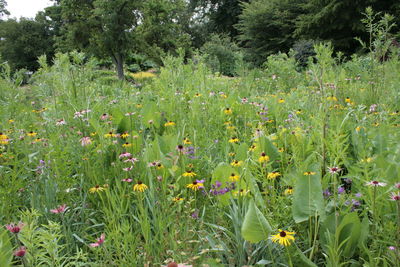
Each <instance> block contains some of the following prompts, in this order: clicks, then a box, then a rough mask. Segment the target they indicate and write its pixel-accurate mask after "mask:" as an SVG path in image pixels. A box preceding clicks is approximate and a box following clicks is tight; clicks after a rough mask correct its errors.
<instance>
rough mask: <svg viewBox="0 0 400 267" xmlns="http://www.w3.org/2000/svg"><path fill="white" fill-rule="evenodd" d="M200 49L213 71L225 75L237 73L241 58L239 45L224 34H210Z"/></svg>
mask: <svg viewBox="0 0 400 267" xmlns="http://www.w3.org/2000/svg"><path fill="white" fill-rule="evenodd" d="M200 51H201V52H202V54H204V55H205V60H206V64H207V65H208V66H209V67H210V68H211V70H212V71H213V72H219V73H221V74H223V75H227V76H234V75H235V74H236V73H237V70H238V67H239V66H240V64H241V62H242V58H243V57H242V53H241V51H240V49H239V47H238V46H237V45H236V44H235V43H234V42H232V41H231V40H230V38H229V37H228V36H225V35H212V36H211V38H210V41H208V42H207V43H205V44H204V45H203V47H202V48H201V49H200Z"/></svg>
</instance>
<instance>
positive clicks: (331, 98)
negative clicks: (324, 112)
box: [326, 95, 337, 102]
mask: <svg viewBox="0 0 400 267" xmlns="http://www.w3.org/2000/svg"><path fill="white" fill-rule="evenodd" d="M326 100H328V101H333V102H336V101H337V98H336V96H334V95H331V96H328V97H327V98H326Z"/></svg>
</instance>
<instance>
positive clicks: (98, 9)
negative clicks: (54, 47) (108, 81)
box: [58, 0, 142, 79]
mask: <svg viewBox="0 0 400 267" xmlns="http://www.w3.org/2000/svg"><path fill="white" fill-rule="evenodd" d="M141 3H142V1H139V0H113V1H109V0H61V1H60V2H59V4H60V6H61V14H62V20H63V25H62V29H61V35H62V36H61V38H59V41H58V46H59V48H60V49H61V50H72V49H74V48H75V49H79V50H83V51H87V52H89V53H91V54H93V55H95V56H97V57H100V58H104V57H111V59H112V61H113V63H114V64H115V66H116V69H117V73H118V78H119V79H124V69H123V65H124V59H125V56H126V53H127V52H128V50H129V49H131V44H132V41H133V40H134V39H135V37H134V34H135V29H136V28H137V26H138V22H139V20H140V18H141V13H140V10H139V7H140V5H141Z"/></svg>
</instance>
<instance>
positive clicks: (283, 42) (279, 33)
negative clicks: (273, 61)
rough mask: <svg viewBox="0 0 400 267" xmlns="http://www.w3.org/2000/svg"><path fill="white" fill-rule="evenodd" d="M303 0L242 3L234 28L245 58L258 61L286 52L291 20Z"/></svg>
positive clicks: (292, 25)
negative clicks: (244, 52) (240, 12)
mask: <svg viewBox="0 0 400 267" xmlns="http://www.w3.org/2000/svg"><path fill="white" fill-rule="evenodd" d="M303 2H304V0H282V1H279V0H254V1H251V2H250V3H245V4H243V13H242V14H241V15H240V16H239V18H240V20H239V23H238V24H237V26H236V27H237V29H238V30H239V32H240V35H239V36H238V39H239V40H240V41H241V45H242V46H243V47H244V48H245V50H246V52H247V56H248V60H250V61H252V62H253V63H254V64H255V65H258V66H259V65H261V64H262V63H263V62H265V61H266V59H267V57H268V56H269V55H271V54H274V53H277V52H280V51H282V52H287V51H288V50H289V49H290V47H291V46H292V45H293V43H294V41H295V39H294V37H293V33H294V31H295V29H296V28H295V21H296V19H297V17H298V15H299V14H301V12H302V8H301V4H302V3H303Z"/></svg>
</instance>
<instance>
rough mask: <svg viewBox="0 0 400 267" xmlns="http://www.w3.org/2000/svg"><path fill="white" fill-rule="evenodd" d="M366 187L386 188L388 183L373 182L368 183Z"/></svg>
mask: <svg viewBox="0 0 400 267" xmlns="http://www.w3.org/2000/svg"><path fill="white" fill-rule="evenodd" d="M365 185H368V186H375V187H376V186H386V183H381V182H378V181H371V182H368V183H366V184H365Z"/></svg>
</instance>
